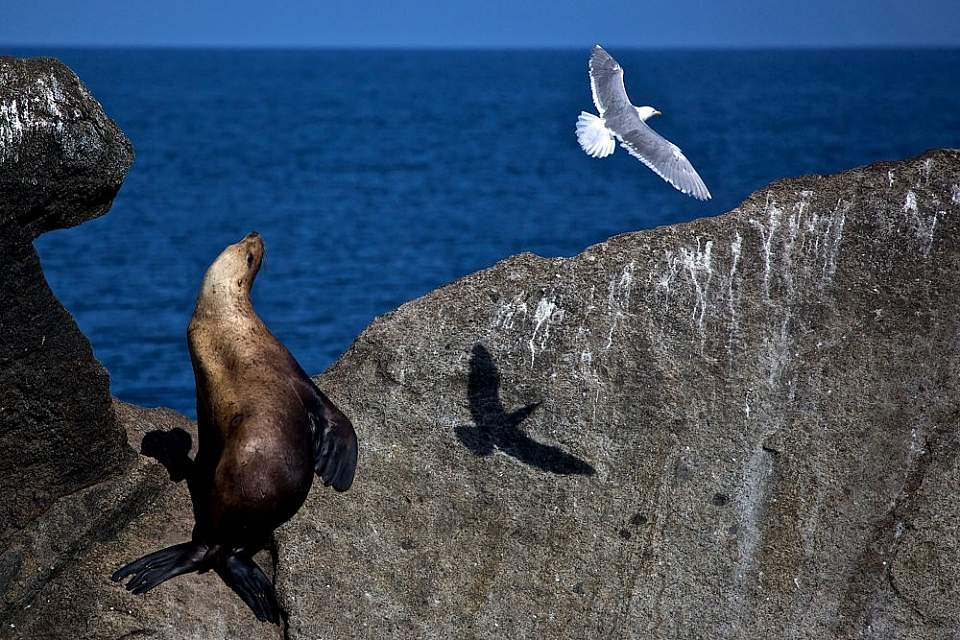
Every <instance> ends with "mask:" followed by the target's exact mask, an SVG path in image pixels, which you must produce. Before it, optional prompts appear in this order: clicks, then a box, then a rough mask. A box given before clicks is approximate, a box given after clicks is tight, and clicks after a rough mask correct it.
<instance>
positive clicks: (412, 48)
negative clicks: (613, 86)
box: [0, 42, 960, 54]
mask: <svg viewBox="0 0 960 640" xmlns="http://www.w3.org/2000/svg"><path fill="white" fill-rule="evenodd" d="M593 44H602V45H603V46H604V47H606V48H610V49H617V50H620V51H644V52H750V51H765V52H769V51H785V52H830V51H839V52H843V51H849V52H856V51H864V52H874V51H881V52H882V51H894V52H895V51H934V52H935V51H958V50H960V44H929V43H925V44H829V45H814V44H794V45H782V44H778V45H763V44H758V45H742V44H735V45H734V44H731V45H724V44H713V45H682V44H678V45H636V44H618V43H615V42H614V43H590V44H585V45H582V46H578V45H502V46H501V45H475V44H466V45H420V44H418V45H405V44H376V45H364V44H343V45H341V44H330V45H312V44H309V45H308V44H303V45H298V44H282V45H281V44H227V43H222V44H217V43H213V44H172V43H171V44H163V43H115V44H102V43H100V44H82V43H73V44H50V43H44V44H40V43H0V54H3V53H4V51H6V50H9V51H18V50H19V51H23V50H36V51H44V50H46V51H225V52H309V51H316V52H336V51H391V52H394V51H395V52H413V53H421V52H422V53H431V52H477V53H488V52H489V53H496V52H551V51H556V52H575V51H584V50H586V49H589V48H590V47H592V46H593Z"/></svg>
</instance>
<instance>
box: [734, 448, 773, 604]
mask: <svg viewBox="0 0 960 640" xmlns="http://www.w3.org/2000/svg"><path fill="white" fill-rule="evenodd" d="M772 477H773V460H772V459H771V456H770V455H769V454H768V453H767V452H766V451H764V450H763V449H762V448H761V447H759V446H758V447H757V448H756V449H754V450H753V452H752V453H751V455H750V458H749V459H748V460H747V461H746V464H745V465H744V468H743V480H742V488H741V490H740V491H739V492H737V498H736V502H735V504H736V509H737V515H738V516H739V518H740V525H741V526H740V532H739V535H737V547H738V549H739V551H740V554H739V556H740V557H739V561H738V562H737V563H736V565H735V571H736V573H735V575H734V584H735V585H736V586H735V593H736V595H738V596H741V597H742V596H744V595H746V592H747V591H749V588H750V587H749V578H750V576H752V575H753V573H754V571H755V569H756V562H757V559H756V556H757V550H758V549H759V548H760V538H761V534H760V532H761V530H762V526H761V523H760V519H761V518H762V517H763V515H764V513H763V512H764V505H765V503H766V501H767V497H768V493H769V491H770V480H771V479H772Z"/></svg>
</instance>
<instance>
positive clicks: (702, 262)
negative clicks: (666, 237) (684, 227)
mask: <svg viewBox="0 0 960 640" xmlns="http://www.w3.org/2000/svg"><path fill="white" fill-rule="evenodd" d="M712 252H713V240H707V242H706V243H705V244H704V245H703V246H702V248H701V244H700V238H699V237H698V238H697V246H696V248H693V247H692V246H691V247H680V252H679V253H680V263H681V265H682V266H683V268H684V270H685V272H686V273H687V275H688V276H690V283H691V284H692V285H693V293H694V296H695V299H694V301H693V309H692V310H691V312H690V318H691V320H693V321H694V322H695V323H696V325H697V329H698V330H699V331H700V337H701V342H702V341H703V338H704V337H705V334H704V328H703V319H704V317H705V316H706V313H707V296H708V295H709V293H710V282H711V280H713V265H712V264H711V263H712V258H711V254H712Z"/></svg>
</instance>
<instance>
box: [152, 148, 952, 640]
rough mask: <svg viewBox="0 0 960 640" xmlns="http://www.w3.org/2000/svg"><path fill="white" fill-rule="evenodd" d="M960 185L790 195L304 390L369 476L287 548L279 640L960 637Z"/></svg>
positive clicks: (922, 165) (614, 258)
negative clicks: (341, 413) (336, 416)
mask: <svg viewBox="0 0 960 640" xmlns="http://www.w3.org/2000/svg"><path fill="white" fill-rule="evenodd" d="M958 185H960V152H957V151H935V152H930V153H928V154H926V155H924V156H922V157H920V158H916V159H913V160H908V161H905V162H897V163H880V164H875V165H871V166H869V167H866V168H862V169H856V170H853V171H848V172H846V173H842V174H839V175H833V176H810V177H804V178H798V179H791V180H783V181H780V182H777V183H774V184H773V185H771V186H770V187H768V188H766V189H763V190H762V191H760V192H758V193H756V194H754V195H752V196H751V197H750V198H748V199H747V200H746V201H745V202H744V203H743V204H742V205H741V206H740V207H738V208H737V209H735V210H734V211H732V212H730V213H728V214H726V215H723V216H719V217H716V218H711V219H702V220H697V221H695V222H692V223H689V224H683V225H676V226H670V227H662V228H658V229H653V230H650V231H644V232H640V233H631V234H627V235H623V236H618V237H615V238H612V239H610V240H609V241H607V242H604V243H602V244H599V245H596V246H594V247H590V248H589V249H587V250H586V251H585V252H583V253H582V254H581V255H579V256H576V257H574V258H571V259H547V258H541V257H537V256H534V255H529V254H524V255H519V256H515V257H513V258H510V259H507V260H505V261H503V262H501V263H499V264H497V265H496V266H494V267H493V268H491V269H488V270H486V271H482V272H480V273H477V274H474V275H471V276H469V277H466V278H464V279H462V280H460V281H458V282H455V283H453V284H451V285H449V286H446V287H444V288H442V289H440V290H438V291H435V292H433V293H431V294H429V295H427V296H425V297H423V298H420V299H418V300H415V301H413V302H410V303H408V304H405V305H403V306H402V307H400V308H399V309H398V310H396V311H395V312H393V313H390V314H388V315H386V316H384V317H382V318H379V319H378V320H377V321H376V322H374V323H373V325H371V326H370V327H369V328H368V329H367V330H366V331H365V332H364V333H363V334H362V335H361V336H360V337H359V338H358V339H357V340H356V342H355V343H354V344H353V346H352V347H351V348H350V350H349V351H348V352H347V353H346V354H345V355H344V356H343V357H342V358H341V359H340V360H339V361H338V362H337V363H336V364H335V365H334V366H333V367H332V368H331V369H330V370H329V371H327V372H326V373H325V374H324V375H323V376H321V377H320V378H319V383H320V385H321V386H322V387H323V388H324V389H325V390H326V391H327V392H328V393H329V394H330V395H331V396H332V398H333V399H334V400H335V401H336V402H337V403H338V404H339V405H340V406H341V407H342V408H343V409H344V410H345V411H346V413H347V414H348V415H350V416H352V417H353V419H354V420H355V423H356V425H357V428H358V431H359V434H360V439H361V443H362V446H361V455H360V464H359V471H358V476H357V480H356V484H355V485H354V488H353V490H352V491H350V492H349V493H346V494H342V495H336V494H332V493H329V492H325V491H314V492H312V494H311V497H310V500H309V502H308V504H307V507H306V508H305V509H304V510H303V511H302V512H301V514H300V515H299V516H298V517H297V518H295V519H294V520H293V521H292V522H291V523H290V525H289V526H287V527H285V528H284V529H282V530H281V531H280V532H279V533H278V536H277V537H278V544H277V546H278V550H279V556H278V572H279V580H278V583H279V589H280V595H281V597H282V601H283V605H284V607H285V608H286V610H287V612H288V613H289V628H288V630H287V635H288V637H289V638H293V639H307V638H310V639H313V638H378V639H382V638H415V637H416V638H454V637H457V638H459V637H476V638H495V637H497V638H637V639H645V640H646V639H652V638H664V639H665V638H705V639H711V640H714V639H717V638H810V639H811V640H812V639H817V640H822V639H823V638H876V639H878V640H879V639H888V638H917V639H919V638H925V639H930V638H955V637H957V634H958V632H960V604H958V601H957V599H956V597H955V596H956V591H957V586H958V583H960V560H958V556H957V553H958V550H960V535H958V525H957V523H958V522H960V508H958V506H957V504H956V500H955V495H956V493H957V490H958V488H960V487H958V477H960V475H958V471H960V469H958V468H957V457H956V454H957V451H958V439H957V435H958V427H960V389H958V385H960V377H958V373H960V359H958V356H960V321H958V317H960V294H958V292H957V287H956V284H957V282H958V281H960V186H958ZM171 588H172V589H175V588H176V587H175V586H172V587H171Z"/></svg>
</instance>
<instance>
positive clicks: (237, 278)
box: [198, 231, 265, 303]
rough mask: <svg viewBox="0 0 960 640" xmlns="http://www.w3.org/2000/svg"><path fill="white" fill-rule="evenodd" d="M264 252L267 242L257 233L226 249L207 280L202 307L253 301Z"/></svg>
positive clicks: (203, 288) (215, 261)
mask: <svg viewBox="0 0 960 640" xmlns="http://www.w3.org/2000/svg"><path fill="white" fill-rule="evenodd" d="M264 251H265V249H264V246H263V240H262V239H261V238H260V234H259V233H257V232H256V231H251V232H250V233H248V234H247V235H246V236H244V238H243V239H242V240H241V241H240V242H237V243H234V244H231V245H230V246H228V247H227V248H226V249H224V250H223V252H222V253H221V254H220V255H219V256H217V259H216V260H214V261H213V264H211V265H210V267H209V268H208V269H207V273H206V275H204V276H203V284H201V285H200V296H199V300H198V303H199V302H202V301H210V302H214V301H217V302H231V301H235V300H240V299H249V297H250V288H251V287H252V286H253V281H254V279H255V278H256V277H257V273H258V272H259V271H260V265H261V264H263V254H264Z"/></svg>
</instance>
